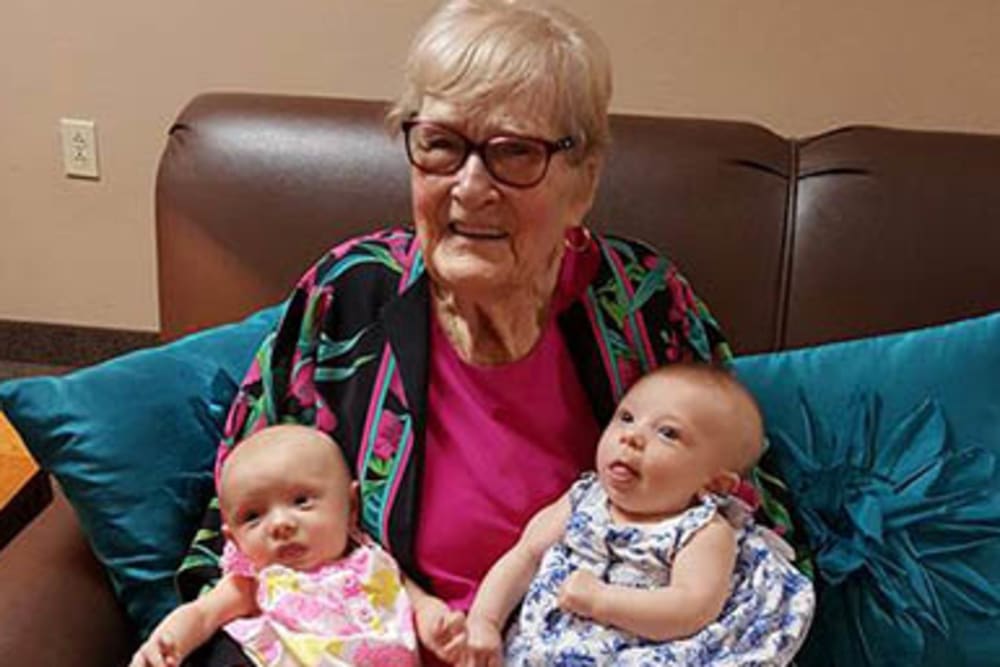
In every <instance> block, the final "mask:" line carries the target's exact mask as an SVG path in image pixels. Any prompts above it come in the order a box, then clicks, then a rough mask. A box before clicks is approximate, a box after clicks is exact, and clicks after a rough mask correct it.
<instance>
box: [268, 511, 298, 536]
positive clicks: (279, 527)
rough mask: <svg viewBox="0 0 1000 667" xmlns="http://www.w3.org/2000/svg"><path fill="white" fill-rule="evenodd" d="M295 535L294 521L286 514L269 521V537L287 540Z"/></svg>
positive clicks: (280, 514) (278, 515)
mask: <svg viewBox="0 0 1000 667" xmlns="http://www.w3.org/2000/svg"><path fill="white" fill-rule="evenodd" d="M294 534H295V521H294V520H293V519H292V517H290V516H289V515H288V514H287V513H284V512H282V513H279V514H277V515H275V517H274V519H272V521H271V536H272V537H274V538H275V539H279V540H281V539H287V538H289V537H291V536H292V535H294Z"/></svg>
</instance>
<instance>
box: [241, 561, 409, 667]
mask: <svg viewBox="0 0 1000 667" xmlns="http://www.w3.org/2000/svg"><path fill="white" fill-rule="evenodd" d="M221 564H222V569H223V572H224V573H227V574H235V575H238V576H246V577H252V578H254V579H256V581H257V605H258V606H259V607H260V610H261V613H260V615H258V616H254V617H252V618H242V619H238V620H236V621H233V622H231V623H229V624H228V625H226V627H225V630H226V632H227V633H228V634H229V635H230V636H231V637H233V638H234V639H235V640H236V641H238V642H239V643H240V645H241V646H242V647H243V650H244V651H245V652H246V654H247V655H248V656H250V658H251V659H252V660H253V661H254V663H255V664H257V665H261V666H267V667H279V666H280V667H300V666H301V667H340V666H341V665H368V666H372V667H374V666H376V665H379V666H385V667H396V666H400V667H403V666H405V667H411V666H413V665H417V664H419V663H418V658H417V640H416V635H415V633H414V630H413V614H412V607H411V605H410V601H409V598H408V597H407V595H406V592H405V591H404V589H403V586H402V582H401V580H400V575H399V570H398V569H397V567H396V563H395V561H394V560H393V559H392V557H391V556H389V555H388V554H387V553H385V551H383V550H382V549H381V548H379V547H378V546H377V545H375V544H373V543H371V542H368V543H366V544H361V545H358V546H356V547H355V548H354V549H353V550H352V551H351V552H350V553H349V554H348V555H346V556H344V557H343V558H341V559H340V560H337V561H335V562H333V563H330V564H328V565H324V566H321V567H319V568H317V569H315V570H312V571H309V572H300V571H297V570H293V569H290V568H288V567H285V566H283V565H268V566H266V567H264V568H261V569H260V570H257V569H256V568H254V566H253V564H252V563H250V561H249V559H247V558H246V556H244V555H243V554H242V553H241V552H240V551H239V550H238V549H237V548H236V546H235V545H233V544H232V543H229V542H227V543H226V546H225V550H224V552H223V556H222V560H221Z"/></svg>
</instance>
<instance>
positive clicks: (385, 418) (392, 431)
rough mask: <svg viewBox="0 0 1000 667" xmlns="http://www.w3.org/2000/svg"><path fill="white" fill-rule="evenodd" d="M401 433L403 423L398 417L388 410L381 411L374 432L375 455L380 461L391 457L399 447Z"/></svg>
mask: <svg viewBox="0 0 1000 667" xmlns="http://www.w3.org/2000/svg"><path fill="white" fill-rule="evenodd" d="M402 435H403V423H402V422H401V421H400V420H399V417H398V416H397V415H396V414H395V413H393V412H390V411H389V410H385V411H383V412H382V418H381V420H379V423H378V431H377V432H376V434H375V457H376V458H378V459H381V460H382V461H388V460H389V459H391V458H392V457H393V455H395V453H396V449H397V448H398V447H399V439H400V437H402Z"/></svg>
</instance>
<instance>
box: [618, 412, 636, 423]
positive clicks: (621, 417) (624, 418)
mask: <svg viewBox="0 0 1000 667" xmlns="http://www.w3.org/2000/svg"><path fill="white" fill-rule="evenodd" d="M618 421H620V422H622V423H625V424H631V423H632V422H634V421H635V417H633V416H632V413H631V412H629V411H628V410H622V411H621V412H619V413H618Z"/></svg>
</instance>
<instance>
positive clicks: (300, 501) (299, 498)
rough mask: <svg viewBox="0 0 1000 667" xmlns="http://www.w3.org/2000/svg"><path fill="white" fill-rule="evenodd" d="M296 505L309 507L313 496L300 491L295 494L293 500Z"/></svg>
mask: <svg viewBox="0 0 1000 667" xmlns="http://www.w3.org/2000/svg"><path fill="white" fill-rule="evenodd" d="M292 502H293V503H294V504H295V506H296V507H308V506H309V504H310V503H312V496H310V495H308V494H306V493H300V494H298V495H296V496H295V498H294V499H293V500H292Z"/></svg>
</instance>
